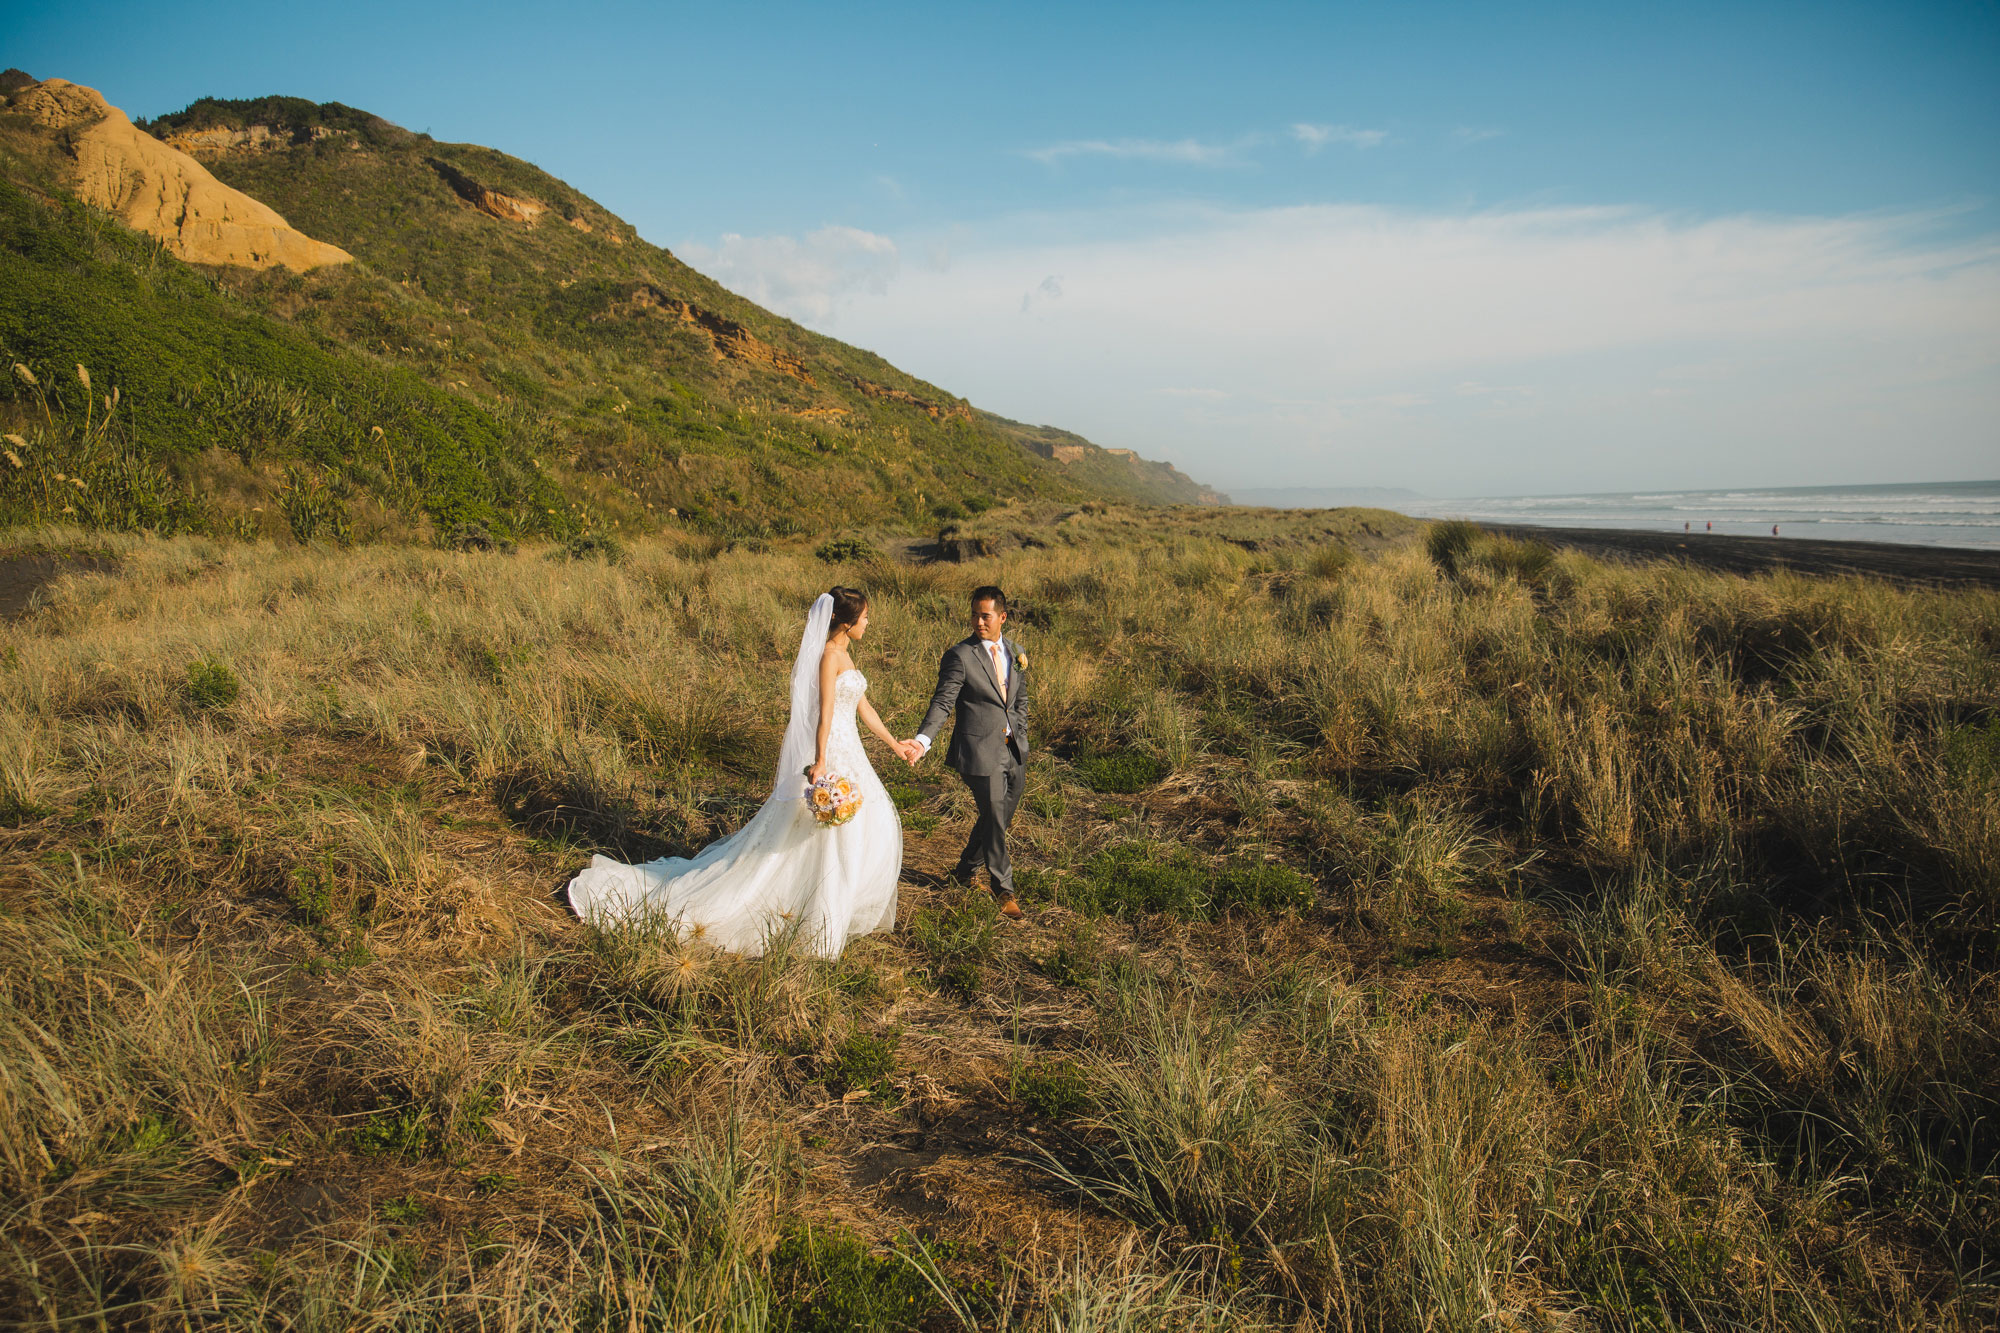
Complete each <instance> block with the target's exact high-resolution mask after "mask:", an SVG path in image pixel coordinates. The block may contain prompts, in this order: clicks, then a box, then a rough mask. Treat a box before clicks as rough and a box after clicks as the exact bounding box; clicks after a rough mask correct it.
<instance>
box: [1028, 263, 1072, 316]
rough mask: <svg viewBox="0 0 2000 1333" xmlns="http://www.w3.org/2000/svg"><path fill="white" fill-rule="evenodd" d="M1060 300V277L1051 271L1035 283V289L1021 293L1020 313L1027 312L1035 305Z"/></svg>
mask: <svg viewBox="0 0 2000 1333" xmlns="http://www.w3.org/2000/svg"><path fill="white" fill-rule="evenodd" d="M1060 300H1062V278H1061V276H1060V275H1058V274H1055V273H1051V274H1049V276H1048V277H1046V278H1043V279H1042V280H1041V281H1040V282H1039V283H1037V284H1036V285H1035V290H1033V291H1031V292H1023V293H1021V313H1022V314H1024V315H1025V314H1027V313H1028V311H1029V310H1031V309H1032V308H1034V307H1035V306H1037V305H1043V304H1046V303H1047V302H1050V301H1060Z"/></svg>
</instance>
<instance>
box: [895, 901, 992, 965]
mask: <svg viewBox="0 0 2000 1333" xmlns="http://www.w3.org/2000/svg"><path fill="white" fill-rule="evenodd" d="M999 920H1000V917H999V914H998V912H996V911H995V910H994V907H993V901H992V899H991V898H989V897H987V896H986V895H985V894H982V893H966V894H963V895H961V896H960V897H959V898H958V900H957V901H955V902H952V903H950V904H948V905H946V906H943V907H926V908H924V909H923V910H922V911H920V912H918V913H917V914H916V916H915V917H913V918H912V919H911V921H910V940H911V942H912V943H914V944H915V945H916V946H917V948H919V949H921V950H922V951H923V953H924V956H925V957H926V958H928V959H930V961H931V965H932V968H933V972H934V974H941V973H942V972H943V971H944V969H946V968H949V967H951V966H953V965H954V964H962V963H963V964H972V965H974V966H976V965H978V964H980V963H983V962H985V961H986V960H987V959H988V958H990V957H991V956H992V954H993V936H994V932H995V931H996V930H997V929H998V927H999Z"/></svg>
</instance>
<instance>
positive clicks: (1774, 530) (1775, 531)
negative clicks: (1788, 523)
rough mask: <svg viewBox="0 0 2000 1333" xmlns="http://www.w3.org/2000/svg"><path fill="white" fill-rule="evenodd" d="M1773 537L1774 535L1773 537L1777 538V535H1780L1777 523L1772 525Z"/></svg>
mask: <svg viewBox="0 0 2000 1333" xmlns="http://www.w3.org/2000/svg"><path fill="white" fill-rule="evenodd" d="M1771 535H1772V536H1773V537H1775V536H1777V535H1778V525H1777V524H1776V523H1773V524H1772V525H1771Z"/></svg>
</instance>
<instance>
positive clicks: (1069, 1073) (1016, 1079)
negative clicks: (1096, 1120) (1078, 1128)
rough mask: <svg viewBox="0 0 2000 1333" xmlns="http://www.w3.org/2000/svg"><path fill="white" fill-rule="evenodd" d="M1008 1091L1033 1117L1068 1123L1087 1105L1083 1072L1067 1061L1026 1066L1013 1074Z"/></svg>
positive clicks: (1087, 1089)
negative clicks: (1032, 1112) (1067, 1121)
mask: <svg viewBox="0 0 2000 1333" xmlns="http://www.w3.org/2000/svg"><path fill="white" fill-rule="evenodd" d="M1007 1090H1008V1091H1009V1092H1010V1093H1012V1094H1013V1095H1014V1098H1015V1100H1017V1101H1019V1102H1021V1103H1022V1104H1024V1105H1025V1106H1027V1107H1028V1108H1029V1109H1031V1110H1033V1111H1034V1112H1035V1113H1036V1114H1038V1115H1042V1116H1046V1117H1047V1118H1048V1119H1050V1120H1067V1119H1069V1118H1070V1117H1071V1116H1074V1115H1076V1114H1077V1113H1078V1112H1080V1111H1082V1110H1083V1109H1084V1108H1085V1107H1086V1106H1088V1105H1089V1104H1090V1095H1089V1085H1088V1084H1087V1083H1086V1082H1085V1081H1084V1077H1083V1071H1082V1070H1080V1069H1078V1068H1077V1067H1076V1065H1075V1064H1073V1063H1072V1062H1070V1061H1068V1060H1051V1061H1046V1062H1043V1063H1041V1064H1033V1065H1026V1066H1023V1067H1022V1068H1020V1069H1017V1070H1015V1071H1014V1073H1013V1074H1012V1075H1011V1076H1010V1077H1009V1079H1008V1081H1007Z"/></svg>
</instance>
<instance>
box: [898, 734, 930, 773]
mask: <svg viewBox="0 0 2000 1333" xmlns="http://www.w3.org/2000/svg"><path fill="white" fill-rule="evenodd" d="M896 755H897V757H898V758H900V759H901V760H902V761H903V762H904V763H906V764H908V765H909V766H910V767H911V768H915V767H916V766H917V761H918V760H919V759H922V758H923V757H924V747H923V746H921V745H919V744H917V743H916V742H915V741H914V740H908V741H897V742H896Z"/></svg>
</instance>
